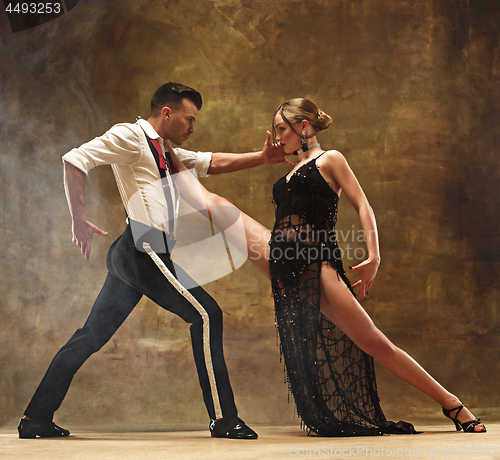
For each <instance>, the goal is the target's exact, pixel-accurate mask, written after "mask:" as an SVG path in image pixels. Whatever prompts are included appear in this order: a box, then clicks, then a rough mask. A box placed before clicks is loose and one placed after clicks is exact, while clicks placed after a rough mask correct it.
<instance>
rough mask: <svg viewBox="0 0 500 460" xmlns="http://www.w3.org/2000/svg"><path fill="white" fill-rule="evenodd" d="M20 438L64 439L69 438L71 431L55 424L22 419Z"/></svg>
mask: <svg viewBox="0 0 500 460" xmlns="http://www.w3.org/2000/svg"><path fill="white" fill-rule="evenodd" d="M17 431H19V437H20V438H23V439H33V438H36V437H37V436H40V437H41V438H62V437H64V436H69V431H68V430H65V429H64V428H61V427H60V426H57V425H56V424H55V423H54V422H46V421H38V420H29V419H26V418H22V419H21V420H19V425H18V426H17Z"/></svg>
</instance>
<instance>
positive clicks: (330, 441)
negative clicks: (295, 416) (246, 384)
mask: <svg viewBox="0 0 500 460" xmlns="http://www.w3.org/2000/svg"><path fill="white" fill-rule="evenodd" d="M252 428H254V429H255V430H256V431H257V432H258V434H259V439H257V440H247V441H244V440H232V439H215V438H211V437H210V433H209V432H208V431H207V430H203V431H169V432H161V433H160V432H133V433H131V432H121V433H103V432H90V431H87V430H86V429H80V430H73V431H72V433H71V436H70V437H69V438H64V439H35V440H32V439H19V438H18V436H17V432H16V431H15V429H3V430H1V431H0V459H1V460H23V459H28V458H30V459H36V460H73V459H74V460H139V459H147V460H159V459H165V460H167V459H168V460H170V459H182V460H190V459H214V460H225V459H231V460H235V459H273V460H274V459H288V458H325V459H328V458H329V459H350V458H446V459H448V460H459V459H466V458H469V459H470V458H476V459H477V458H481V459H500V452H499V450H500V423H491V422H490V423H488V426H487V428H488V432H487V433H482V434H468V433H463V432H456V431H452V429H453V430H454V427H453V425H452V424H451V423H446V424H443V425H422V424H420V425H418V429H419V430H422V431H423V433H422V434H418V435H391V436H382V437H360V438H318V437H313V436H307V434H306V433H304V432H302V431H301V430H300V428H298V427H297V426H294V427H264V426H260V427H259V426H252Z"/></svg>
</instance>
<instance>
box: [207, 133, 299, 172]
mask: <svg viewBox="0 0 500 460" xmlns="http://www.w3.org/2000/svg"><path fill="white" fill-rule="evenodd" d="M275 163H286V164H288V165H290V166H293V163H291V162H290V161H288V160H287V158H286V155H285V152H284V151H283V149H282V148H281V147H279V146H278V145H275V144H273V143H272V138H271V133H270V132H269V131H268V132H267V137H266V142H265V143H264V148H263V149H262V150H261V151H260V152H249V153H222V152H214V153H212V161H211V162H210V167H209V168H208V174H223V173H228V172H234V171H240V170H242V169H247V168H253V167H255V166H260V165H263V164H275Z"/></svg>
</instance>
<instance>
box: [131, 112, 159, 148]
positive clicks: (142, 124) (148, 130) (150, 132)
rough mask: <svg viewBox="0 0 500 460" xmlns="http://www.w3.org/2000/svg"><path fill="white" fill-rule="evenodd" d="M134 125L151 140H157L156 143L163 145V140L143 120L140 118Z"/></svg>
mask: <svg viewBox="0 0 500 460" xmlns="http://www.w3.org/2000/svg"><path fill="white" fill-rule="evenodd" d="M136 123H137V124H138V125H139V126H140V127H141V128H142V129H143V130H144V132H145V133H146V134H147V135H148V136H149V137H150V138H151V139H157V140H158V142H159V143H160V144H161V145H163V139H162V138H161V137H160V135H159V134H158V133H157V132H156V130H155V129H154V128H153V127H152V126H151V124H150V123H149V122H148V121H146V120H143V119H142V118H139V119H138V120H137V121H136Z"/></svg>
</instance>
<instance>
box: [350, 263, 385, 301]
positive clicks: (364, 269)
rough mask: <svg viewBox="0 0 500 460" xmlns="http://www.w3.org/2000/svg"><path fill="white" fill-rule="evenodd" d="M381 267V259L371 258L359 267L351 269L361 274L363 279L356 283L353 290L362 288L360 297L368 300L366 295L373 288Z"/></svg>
mask: <svg viewBox="0 0 500 460" xmlns="http://www.w3.org/2000/svg"><path fill="white" fill-rule="evenodd" d="M379 266H380V258H378V259H374V258H371V257H369V258H368V259H366V260H364V261H363V262H361V263H360V264H359V265H356V266H355V267H349V270H350V271H351V272H360V274H361V279H360V280H358V281H356V282H355V283H354V284H353V285H352V288H353V289H354V288H355V287H358V286H359V287H360V289H359V296H361V297H363V299H366V294H368V291H369V290H370V288H371V287H372V284H373V281H374V280H375V276H377V271H378V267H379Z"/></svg>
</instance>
